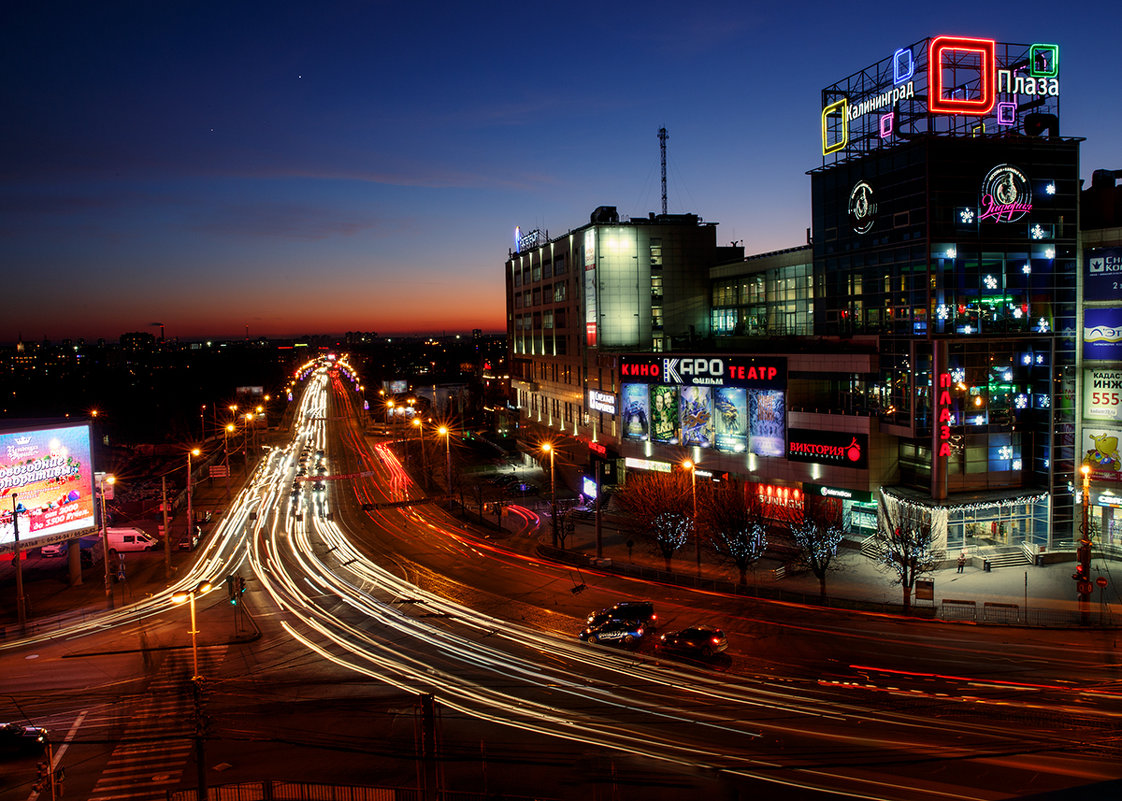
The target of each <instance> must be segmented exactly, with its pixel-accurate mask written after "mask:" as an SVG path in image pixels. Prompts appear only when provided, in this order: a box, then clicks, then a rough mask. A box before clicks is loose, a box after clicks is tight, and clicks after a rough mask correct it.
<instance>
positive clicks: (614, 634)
mask: <svg viewBox="0 0 1122 801" xmlns="http://www.w3.org/2000/svg"><path fill="white" fill-rule="evenodd" d="M644 634H646V632H645V631H644V630H643V627H642V626H641V625H640V624H638V623H636V622H635V621H633V620H605V621H604V622H602V623H599V624H597V625H591V624H590V625H588V626H585V627H584V628H583V629H581V630H580V633H578V634H577V636H578V637H580V638H581V639H582V640H584V641H585V642H590V643H593V644H599V643H604V644H606V645H623V646H632V645H637V644H638V643H639V642H640V641H642V639H643V635H644Z"/></svg>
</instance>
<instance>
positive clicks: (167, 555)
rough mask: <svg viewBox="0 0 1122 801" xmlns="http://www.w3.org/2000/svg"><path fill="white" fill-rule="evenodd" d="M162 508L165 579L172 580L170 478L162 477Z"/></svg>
mask: <svg viewBox="0 0 1122 801" xmlns="http://www.w3.org/2000/svg"><path fill="white" fill-rule="evenodd" d="M160 508H161V509H163V510H164V578H165V579H170V578H171V531H170V530H168V477H167V476H161V477H160Z"/></svg>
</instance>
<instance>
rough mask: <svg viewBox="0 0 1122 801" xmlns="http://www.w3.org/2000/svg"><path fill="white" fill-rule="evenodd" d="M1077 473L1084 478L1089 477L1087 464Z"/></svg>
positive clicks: (1089, 466) (1089, 470) (1089, 467)
mask: <svg viewBox="0 0 1122 801" xmlns="http://www.w3.org/2000/svg"><path fill="white" fill-rule="evenodd" d="M1079 472H1080V473H1082V474H1083V477H1084V478H1086V477H1087V476H1089V475H1091V465H1089V464H1085V465H1083V466H1082V467H1080V468H1079Z"/></svg>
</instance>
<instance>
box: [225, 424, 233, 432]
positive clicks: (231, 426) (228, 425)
mask: <svg viewBox="0 0 1122 801" xmlns="http://www.w3.org/2000/svg"><path fill="white" fill-rule="evenodd" d="M226 430H227V431H233V430H234V424H233V423H227V424H226Z"/></svg>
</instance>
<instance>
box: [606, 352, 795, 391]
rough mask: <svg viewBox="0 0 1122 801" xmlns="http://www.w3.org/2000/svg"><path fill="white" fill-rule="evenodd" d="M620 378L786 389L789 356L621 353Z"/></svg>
mask: <svg viewBox="0 0 1122 801" xmlns="http://www.w3.org/2000/svg"><path fill="white" fill-rule="evenodd" d="M619 370H620V378H621V379H622V380H623V381H628V382H633V383H644V384H676V385H679V386H699V385H716V386H735V387H758V388H761V389H784V388H786V386H787V360H786V359H784V358H776V357H766V356H675V357H664V358H659V357H656V356H651V355H638V356H621V357H620V367H619Z"/></svg>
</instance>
